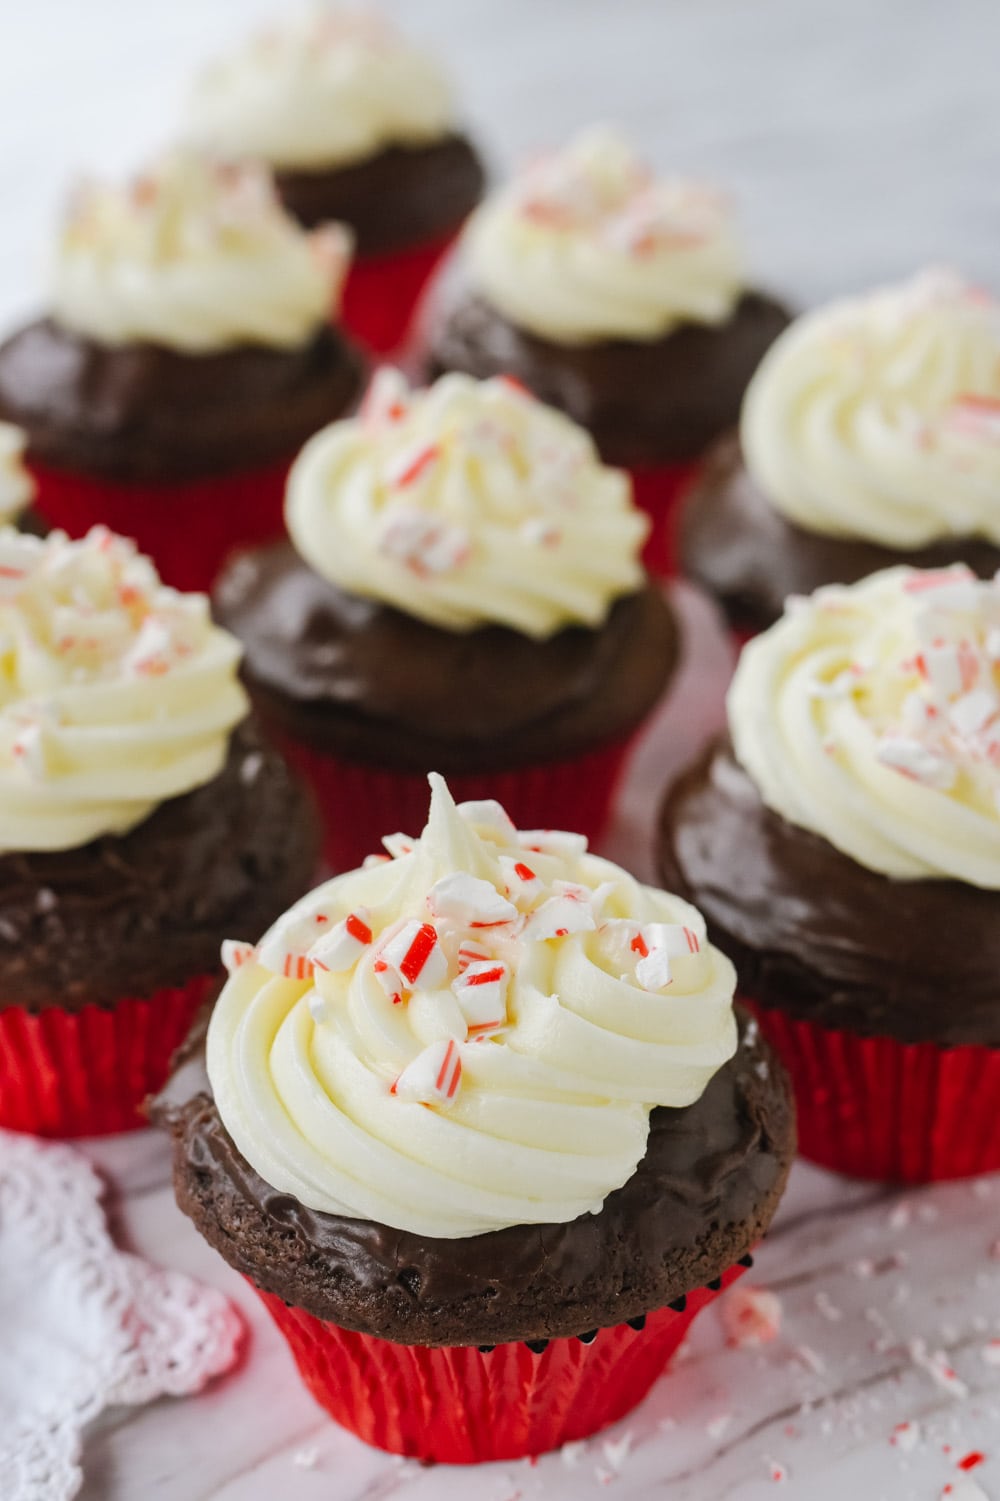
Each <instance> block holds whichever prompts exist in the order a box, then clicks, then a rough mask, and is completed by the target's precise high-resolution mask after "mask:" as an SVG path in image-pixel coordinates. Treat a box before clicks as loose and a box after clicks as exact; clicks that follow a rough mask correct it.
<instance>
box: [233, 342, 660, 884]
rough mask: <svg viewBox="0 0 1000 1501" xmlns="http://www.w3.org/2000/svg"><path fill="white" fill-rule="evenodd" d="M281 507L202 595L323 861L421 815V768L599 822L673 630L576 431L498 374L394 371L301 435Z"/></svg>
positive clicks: (354, 852)
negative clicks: (313, 829) (275, 528)
mask: <svg viewBox="0 0 1000 1501" xmlns="http://www.w3.org/2000/svg"><path fill="white" fill-rule="evenodd" d="M286 516H287V521H288V527H289V531H290V533H291V539H292V540H291V543H290V544H289V543H286V544H283V545H279V546H276V547H272V548H269V549H260V550H258V551H256V552H253V553H248V554H247V555H246V556H245V557H243V558H240V559H238V560H236V561H235V562H234V563H233V565H232V566H231V567H230V569H228V570H227V572H226V573H225V574H224V575H223V577H222V579H221V580H220V583H219V587H218V589H217V591H216V596H215V607H216V613H217V615H218V617H219V619H220V620H221V621H222V622H223V624H225V625H226V626H227V627H228V628H229V629H230V630H232V631H233V632H234V633H235V634H236V635H237V636H239V637H240V639H241V640H242V641H243V643H244V647H245V652H246V656H245V664H244V673H245V678H246V682H247V685H248V687H249V689H250V692H251V694H252V696H253V698H254V700H255V703H256V704H257V706H258V708H259V710H260V713H261V714H262V716H263V717H264V719H265V720H266V721H267V722H268V724H269V725H271V726H272V727H273V729H274V730H275V731H276V732H277V733H278V734H279V735H280V737H281V743H282V744H283V745H284V746H285V748H286V750H287V753H288V755H289V756H290V757H291V758H292V760H293V761H294V762H295V763H296V764H297V765H298V766H300V767H301V768H302V770H303V771H304V772H305V774H306V775H307V776H308V777H309V779H310V780H311V782H312V784H313V786H314V787H315V789H316V791H317V794H318V801H319V804H320V807H321V808H322V811H323V815H324V821H325V824H326V832H327V855H328V858H329V859H330V860H331V862H332V863H333V865H334V867H335V868H337V869H349V868H351V867H352V866H354V865H357V864H359V863H360V861H361V860H362V859H363V857H364V856H365V855H366V854H368V853H370V852H371V850H373V849H374V848H376V847H377V844H378V841H379V839H380V837H381V834H382V832H383V831H384V830H385V829H391V828H412V827H414V826H415V825H418V824H419V822H420V820H421V816H422V810H423V806H424V802H425V797H426V783H425V780H424V779H425V776H426V773H427V772H428V770H430V769H431V768H434V767H438V768H440V769H442V770H443V771H445V772H446V773H447V774H448V775H449V776H451V777H452V778H453V786H454V787H455V788H456V789H457V791H458V795H459V796H461V797H462V798H466V799H468V798H477V797H484V796H487V795H488V794H489V793H490V792H491V791H492V792H493V793H494V794H496V795H498V796H501V797H502V798H503V801H504V803H505V806H507V807H508V810H509V811H510V813H511V816H512V817H514V818H515V819H516V820H517V821H518V822H519V824H520V825H521V826H522V827H526V828H527V827H533V826H534V825H536V824H538V823H540V822H542V821H545V820H546V818H547V819H548V821H550V822H551V821H553V820H555V821H556V822H562V823H564V824H567V825H572V826H573V827H576V828H580V829H582V830H583V831H584V832H586V833H588V834H590V835H594V834H596V833H597V832H598V831H599V830H600V828H601V825H602V824H603V822H604V819H605V816H606V814H607V811H608V805H609V802H610V798H611V794H612V790H613V787H614V783H615V780H616V778H617V775H618V772H619V770H620V768H621V765H622V762H623V759H624V757H625V755H626V753H627V750H628V748H629V744H630V741H631V738H632V736H633V735H634V732H635V731H636V729H637V728H638V727H639V725H640V724H641V723H642V721H643V720H644V718H645V717H646V715H647V714H648V713H649V711H650V709H651V708H652V707H653V705H654V704H655V702H656V700H657V699H658V698H659V696H660V695H661V693H662V692H663V690H664V688H665V686H666V684H667V681H668V679H669V677H670V675H671V673H672V671H673V668H674V665H675V662H676V658H677V654H678V635H677V626H676V624H675V621H674V617H673V615H672V613H671V611H670V609H669V607H668V605H667V604H666V602H665V600H664V598H663V596H662V594H661V593H660V592H659V590H657V589H655V588H654V587H653V586H652V585H650V583H649V582H648V580H647V578H646V576H645V574H644V572H643V570H642V567H641V565H640V563H639V560H638V554H639V549H640V547H641V545H642V541H643V539H644V537H645V534H646V530H647V525H648V523H647V522H646V519H645V517H644V516H643V515H642V514H641V512H639V511H637V510H636V509H635V508H634V507H633V505H632V503H631V500H630V496H629V486H628V479H627V477H626V476H625V475H624V474H621V473H619V472H618V471H616V470H611V469H608V468H605V467H604V466H603V465H602V464H601V463H600V462H599V461H598V458H597V455H596V453H595V451H594V448H593V444H592V443H591V441H590V439H589V438H588V436H587V434H586V433H584V432H582V431H581V430H580V429H579V428H576V427H575V426H574V425H573V424H572V423H571V422H569V421H568V420H567V419H566V418H565V417H564V416H562V414H561V413H558V412H553V411H550V410H549V409H548V408H546V407H543V406H542V405H541V404H540V403H539V402H537V401H535V399H534V398H533V397H531V396H529V395H528V394H527V393H526V392H524V391H523V390H522V389H520V388H518V387H516V386H515V385H513V384H512V383H511V382H509V381H507V380H499V379H498V380H492V381H486V382H482V383H480V382H477V381H474V380H471V379H469V377H467V376H447V377H445V378H443V379H442V380H441V381H439V382H438V383H437V385H436V386H434V387H432V388H431V389H430V390H428V391H421V392H411V391H410V390H409V389H408V388H407V386H406V384H405V382H404V381H403V379H402V377H401V376H399V374H398V373H397V372H395V371H391V370H388V369H385V370H382V371H380V372H379V374H378V376H377V377H376V379H375V381H374V382H373V385H372V388H371V390H370V392H369V395H368V396H367V397H366V399H365V402H364V405H363V407H362V411H361V415H360V416H359V417H358V418H356V419H353V420H351V421H347V422H341V423H336V424H334V425H333V426H332V427H330V428H329V429H328V430H327V431H325V432H323V433H320V434H317V436H316V437H315V438H314V439H312V440H311V442H310V443H309V444H308V445H307V446H306V448H305V449H304V450H303V452H302V454H301V456H300V458H299V459H298V460H297V461H296V464H295V466H294V468H293V470H292V473H291V477H290V480H289V486H288V498H287V504H286Z"/></svg>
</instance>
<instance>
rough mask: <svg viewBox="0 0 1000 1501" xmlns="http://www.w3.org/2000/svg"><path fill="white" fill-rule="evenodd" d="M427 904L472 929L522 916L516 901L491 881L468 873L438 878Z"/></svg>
mask: <svg viewBox="0 0 1000 1501" xmlns="http://www.w3.org/2000/svg"><path fill="white" fill-rule="evenodd" d="M427 905H428V907H429V908H430V910H431V912H432V913H433V914H434V916H435V917H440V918H446V919H449V920H451V921H452V922H456V923H462V924H463V925H464V926H465V927H469V928H492V927H495V926H496V925H498V924H500V923H508V922H510V921H511V919H512V918H515V917H517V915H518V912H517V908H516V907H515V906H514V905H513V903H512V902H509V901H508V900H507V898H506V897H505V896H501V895H500V893H499V891H497V889H496V887H495V886H493V885H492V884H491V883H490V882H489V881H483V880H480V879H479V877H478V876H469V875H465V874H464V872H458V873H456V874H455V875H451V876H444V877H442V879H441V880H440V881H436V882H435V883H434V885H433V886H432V887H431V890H430V892H429V893H428V896H427Z"/></svg>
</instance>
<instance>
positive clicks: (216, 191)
mask: <svg viewBox="0 0 1000 1501" xmlns="http://www.w3.org/2000/svg"><path fill="white" fill-rule="evenodd" d="M350 246H351V238H350V234H349V231H347V230H346V229H345V228H344V227H343V225H334V224H327V225H323V226H321V227H320V228H319V229H315V230H312V231H310V232H307V231H306V230H303V229H301V228H300V227H299V225H298V224H296V222H295V221H294V220H293V219H292V218H291V217H290V216H289V215H288V214H286V213H285V211H284V209H283V208H282V207H281V204H280V203H279V202H278V199H277V196H276V194H275V192H274V187H273V184H272V183H271V180H270V178H269V176H268V174H267V172H266V171H265V170H264V169H263V168H261V167H258V166H255V165H252V164H247V163H244V164H241V165H239V166H224V165H221V164H220V163H217V162H212V161H209V160H208V159H207V158H205V157H201V156H198V155H196V154H194V153H192V152H188V151H175V152H173V153H171V154H169V155H168V156H166V157H164V158H163V160H162V161H160V162H159V163H158V164H157V165H156V166H155V167H154V168H153V169H151V170H150V171H149V172H146V173H144V174H143V175H142V176H139V177H136V178H135V179H134V180H133V181H131V182H130V183H127V184H125V185H122V186H117V185H114V186H112V185H105V184H97V183H93V184H85V185H83V186H81V187H80V188H79V189H78V190H77V192H76V194H75V195H74V197H73V199H72V200H71V203H70V206H69V211H68V213H67V216H66V220H65V223H64V225H63V228H62V233H61V235H60V237H59V241H58V244H57V247H56V253H55V256H54V260H53V265H52V271H51V306H52V315H53V317H54V318H55V319H56V321H57V322H59V323H61V324H62V325H63V326H64V327H66V328H69V329H72V330H73V331H75V332H77V333H81V334H83V335H85V336H86V337H87V338H91V339H95V340H97V341H98V342H99V343H102V344H110V345H119V344H131V343H137V342H142V341H148V342H150V343H153V344H161V345H165V346H166V347H167V348H170V349H179V350H182V351H184V352H185V353H188V354H200V353H207V352H210V351H212V350H218V349H226V348H230V347H232V346H233V345H240V344H263V345H266V346H272V347H274V348H279V349H283V348H294V347H295V346H297V345H300V344H302V343H304V342H305V341H306V340H308V339H310V338H311V337H312V336H313V335H314V334H315V333H316V332H317V330H318V329H320V328H321V327H322V326H323V324H324V323H326V322H328V321H329V319H330V318H331V316H333V315H334V314H335V313H336V310H337V306H338V303H339V298H340V289H341V286H342V283H343V280H344V276H345V274H346V270H347V265H348V261H349V258H350Z"/></svg>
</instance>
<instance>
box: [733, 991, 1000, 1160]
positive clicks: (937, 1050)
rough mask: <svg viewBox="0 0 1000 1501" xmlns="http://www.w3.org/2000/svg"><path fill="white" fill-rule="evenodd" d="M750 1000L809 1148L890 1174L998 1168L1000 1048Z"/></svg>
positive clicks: (812, 1154) (806, 1152)
mask: <svg viewBox="0 0 1000 1501" xmlns="http://www.w3.org/2000/svg"><path fill="white" fill-rule="evenodd" d="M747 1004H748V1005H749V1006H750V1008H751V1009H752V1010H753V1012H754V1014H755V1016H756V1017H757V1018H758V1021H759V1022H760V1028H761V1032H762V1033H763V1034H764V1036H765V1037H766V1038H767V1040H768V1041H769V1042H770V1043H772V1044H773V1046H774V1047H775V1049H776V1050H777V1052H778V1053H779V1055H780V1057H781V1059H782V1061H783V1063H784V1064H785V1067H786V1068H787V1069H788V1071H789V1073H790V1074H791V1076H792V1083H793V1085H794V1088H795V1099H796V1105H797V1109H798V1120H799V1150H800V1152H801V1153H802V1155H803V1157H808V1158H809V1160H810V1161H811V1162H816V1163H819V1165H820V1166H821V1167H827V1168H831V1169H832V1170H833V1171H834V1172H837V1173H845V1174H847V1175H849V1176H850V1177H854V1178H872V1179H876V1180H878V1181H880V1182H892V1183H932V1182H937V1181H939V1180H943V1179H948V1178H967V1177H973V1176H976V1175H978V1174H980V1173H993V1172H997V1171H998V1170H1000V1110H998V1109H997V1102H998V1100H1000V1048H993V1047H979V1046H974V1045H969V1046H963V1047H951V1048H947V1047H938V1046H937V1045H936V1044H935V1043H931V1042H919V1043H903V1042H897V1041H895V1039H893V1038H891V1037H859V1036H858V1035H857V1034H856V1033H854V1032H846V1031H837V1030H834V1029H832V1028H828V1027H820V1026H817V1025H816V1024H815V1023H813V1022H808V1021H796V1020H795V1019H794V1018H792V1017H789V1016H786V1015H784V1013H783V1012H781V1011H778V1010H776V1009H774V1008H772V1007H765V1006H758V1005H755V1004H754V1002H753V1001H748V1002H747Z"/></svg>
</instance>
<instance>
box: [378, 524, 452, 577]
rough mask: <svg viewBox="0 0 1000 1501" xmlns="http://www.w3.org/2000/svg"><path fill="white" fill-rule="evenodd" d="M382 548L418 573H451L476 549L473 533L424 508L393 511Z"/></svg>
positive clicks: (381, 543) (419, 574) (383, 535)
mask: <svg viewBox="0 0 1000 1501" xmlns="http://www.w3.org/2000/svg"><path fill="white" fill-rule="evenodd" d="M378 547H379V551H380V552H381V553H383V554H384V555H385V556H386V557H388V558H394V559H396V560H397V561H398V562H400V563H402V564H403V565H404V566H405V567H407V568H409V569H410V570H411V572H413V573H415V574H417V575H418V576H421V577H423V576H426V575H429V574H436V573H450V572H451V570H452V569H453V568H458V567H459V566H460V564H462V563H464V562H466V561H467V560H468V558H469V554H470V552H471V550H472V542H471V539H470V537H469V533H468V532H467V531H465V530H464V529H463V528H462V527H458V526H449V525H448V524H447V523H446V522H444V521H438V520H437V519H436V518H435V517H433V516H427V515H424V514H423V512H421V511H399V510H397V511H393V512H392V513H391V514H390V516H389V519H388V521H387V522H386V525H385V527H384V528H383V531H382V534H381V536H380V538H379V543H378Z"/></svg>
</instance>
